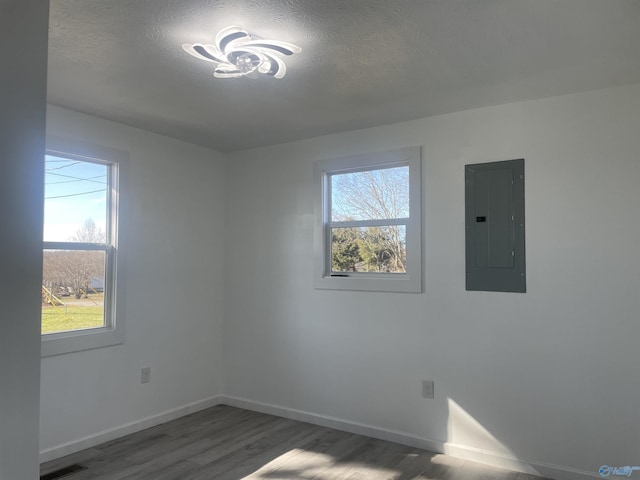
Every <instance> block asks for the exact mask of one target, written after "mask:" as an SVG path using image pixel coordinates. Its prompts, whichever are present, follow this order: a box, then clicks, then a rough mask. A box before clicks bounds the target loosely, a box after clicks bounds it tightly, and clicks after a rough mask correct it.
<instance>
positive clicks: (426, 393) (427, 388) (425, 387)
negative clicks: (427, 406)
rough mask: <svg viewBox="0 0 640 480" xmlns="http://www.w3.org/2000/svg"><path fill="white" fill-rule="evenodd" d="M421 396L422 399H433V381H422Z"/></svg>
mask: <svg viewBox="0 0 640 480" xmlns="http://www.w3.org/2000/svg"><path fill="white" fill-rule="evenodd" d="M422 396H423V397H424V398H433V380H423V381H422Z"/></svg>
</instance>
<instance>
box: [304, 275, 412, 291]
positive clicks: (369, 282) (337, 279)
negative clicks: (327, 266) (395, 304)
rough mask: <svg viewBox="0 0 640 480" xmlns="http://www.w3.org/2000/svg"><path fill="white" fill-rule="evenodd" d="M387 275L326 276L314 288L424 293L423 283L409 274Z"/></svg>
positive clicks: (319, 279) (320, 278)
mask: <svg viewBox="0 0 640 480" xmlns="http://www.w3.org/2000/svg"><path fill="white" fill-rule="evenodd" d="M374 275H375V274H374ZM387 275H393V276H396V275H394V274H387ZM387 275H376V276H373V275H372V276H369V275H368V274H364V275H362V274H361V275H357V276H355V275H354V276H348V277H342V276H324V277H318V278H316V279H315V282H314V287H315V288H317V289H320V290H353V291H360V292H404V293H422V282H421V280H420V279H419V278H417V279H416V278H411V276H409V275H408V274H398V275H397V276H396V278H389V277H388V276H387Z"/></svg>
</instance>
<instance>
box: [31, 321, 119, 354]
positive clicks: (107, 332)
mask: <svg viewBox="0 0 640 480" xmlns="http://www.w3.org/2000/svg"><path fill="white" fill-rule="evenodd" d="M121 343H124V331H123V329H122V328H116V329H111V328H92V329H89V330H77V331H75V332H61V333H49V334H44V335H42V348H41V353H40V356H41V357H43V358H44V357H53V356H55V355H63V354H65V353H72V352H80V351H83V350H93V349H95V348H102V347H110V346H112V345H119V344H121Z"/></svg>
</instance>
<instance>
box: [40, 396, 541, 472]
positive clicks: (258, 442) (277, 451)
mask: <svg viewBox="0 0 640 480" xmlns="http://www.w3.org/2000/svg"><path fill="white" fill-rule="evenodd" d="M73 463H79V464H81V465H83V466H85V467H87V469H86V470H83V471H81V472H77V473H74V474H72V475H69V476H67V477H64V480H89V479H91V480H93V479H96V480H98V479H99V480H134V479H135V480H214V479H215V480H240V479H247V480H260V479H263V480H267V479H268V480H279V479H282V480H285V479H286V480H294V479H315V480H386V479H394V480H409V479H416V480H457V479H461V480H462V479H464V480H493V479H496V480H539V477H535V476H533V475H526V474H523V473H516V472H511V471H508V470H503V469H498V468H492V467H487V466H484V465H480V464H477V463H474V462H470V461H465V460H460V459H456V458H453V457H448V456H444V455H438V454H435V453H431V452H427V451H425V450H420V449H417V448H412V447H407V446H404V445H399V444H396V443H391V442H385V441H382V440H377V439H373V438H370V437H365V436H362V435H355V434H351V433H346V432H341V431H338V430H333V429H331V428H325V427H319V426H316V425H311V424H308V423H303V422H297V421H294V420H288V419H284V418H280V417H274V416H271V415H265V414H262V413H256V412H251V411H249V410H242V409H239V408H234V407H229V406H226V405H218V406H216V407H212V408H209V409H207V410H203V411H201V412H197V413H194V414H192V415H188V416H186V417H182V418H179V419H177V420H174V421H171V422H168V423H164V424H162V425H158V426H156V427H153V428H150V429H147V430H144V431H141V432H138V433H134V434H132V435H128V436H126V437H122V438H119V439H117V440H113V441H111V442H107V443H104V444H102V445H99V446H97V447H94V448H90V449H87V450H84V451H82V452H78V453H76V454H73V455H70V456H68V457H64V458H61V459H57V460H54V461H51V462H49V463H46V464H43V465H42V467H41V474H47V473H49V472H51V471H54V470H57V469H59V468H61V467H65V466H68V465H70V464H73Z"/></svg>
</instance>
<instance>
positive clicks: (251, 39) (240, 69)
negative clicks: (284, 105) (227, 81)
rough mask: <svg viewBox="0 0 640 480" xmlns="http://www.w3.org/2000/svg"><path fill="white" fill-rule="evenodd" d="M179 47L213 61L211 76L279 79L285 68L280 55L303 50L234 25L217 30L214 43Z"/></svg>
mask: <svg viewBox="0 0 640 480" xmlns="http://www.w3.org/2000/svg"><path fill="white" fill-rule="evenodd" d="M182 48H183V50H184V51H185V52H187V53H188V54H190V55H192V56H194V57H196V58H199V59H200V60H204V61H207V62H213V63H215V64H216V66H215V69H214V71H213V76H214V77H216V78H237V77H245V76H246V77H250V78H258V77H259V76H261V75H266V76H270V77H274V78H282V77H284V76H285V74H286V73H287V67H286V65H285V63H284V61H283V60H282V58H280V57H281V56H283V55H284V56H291V55H293V54H295V53H300V52H302V48H300V47H298V46H297V45H293V44H291V43H287V42H282V41H280V40H266V39H263V38H260V37H258V36H256V35H251V34H250V33H248V32H247V31H246V30H244V29H243V28H242V27H239V26H236V25H234V26H231V27H227V28H224V29H222V30H220V31H219V32H218V34H217V35H216V39H215V44H201V43H194V44H190V43H185V44H184V45H182Z"/></svg>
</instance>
